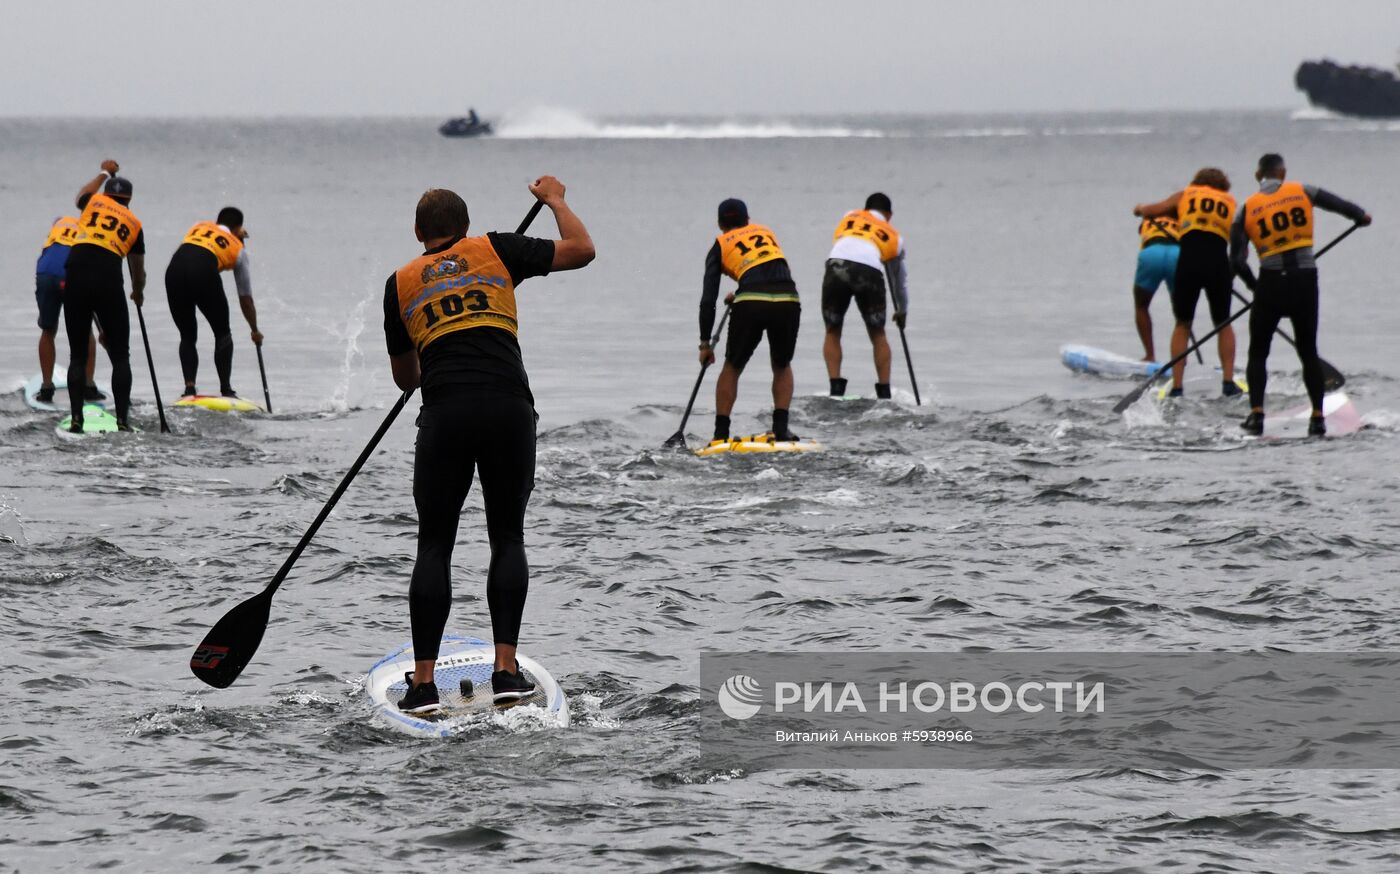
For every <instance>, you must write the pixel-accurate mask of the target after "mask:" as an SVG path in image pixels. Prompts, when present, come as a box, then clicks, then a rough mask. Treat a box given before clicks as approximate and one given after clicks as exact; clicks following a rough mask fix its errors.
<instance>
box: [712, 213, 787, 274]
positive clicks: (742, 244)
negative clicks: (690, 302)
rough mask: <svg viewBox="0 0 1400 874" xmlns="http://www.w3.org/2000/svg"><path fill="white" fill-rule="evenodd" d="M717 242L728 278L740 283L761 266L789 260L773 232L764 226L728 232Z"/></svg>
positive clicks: (746, 226) (721, 263)
mask: <svg viewBox="0 0 1400 874" xmlns="http://www.w3.org/2000/svg"><path fill="white" fill-rule="evenodd" d="M715 241H716V242H718V243H719V260H720V266H721V268H722V269H723V270H724V275H725V276H728V277H729V278H730V279H733V280H736V281H737V280H738V279H739V277H741V276H743V275H744V274H745V273H748V272H749V271H750V270H752V269H753V268H754V267H757V266H758V265H759V264H766V263H768V262H769V261H777V260H778V259H779V258H785V257H787V256H785V255H784V254H783V250H782V247H780V246H779V245H778V240H777V238H776V237H774V236H773V232H772V231H770V230H769V229H768V228H765V227H764V226H763V225H755V224H747V225H744V226H743V227H742V228H735V229H734V230H732V231H725V232H724V233H722V234H720V235H719V236H718V237H716V238H715Z"/></svg>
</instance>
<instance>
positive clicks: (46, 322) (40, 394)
mask: <svg viewBox="0 0 1400 874" xmlns="http://www.w3.org/2000/svg"><path fill="white" fill-rule="evenodd" d="M109 171H110V172H111V173H116V172H117V162H116V161H103V162H102V172H101V173H99V174H98V175H97V176H95V177H93V180H92V181H91V182H90V183H88V184H89V185H91V186H92V188H93V191H96V190H97V188H98V186H100V185H101V184H102V183H103V182H105V181H106V180H107V178H108V175H107V174H108V172H109ZM86 188H87V186H84V190H85V191H86ZM91 198H92V194H90V193H80V194H79V195H78V212H80V213H81V212H82V211H83V208H84V207H86V206H87V204H88V201H89V200H90V199H91ZM77 239H78V218H77V216H71V215H65V216H59V217H58V218H56V219H54V220H53V224H52V225H50V226H49V235H48V237H47V238H46V239H45V240H44V248H43V249H42V250H41V251H40V252H39V261H38V263H36V264H35V266H34V301H35V302H36V303H37V304H38V305H39V390H38V391H37V392H35V393H34V400H36V401H39V402H40V403H44V404H51V403H53V393H54V384H53V368H54V362H55V360H56V359H57V357H58V352H57V350H56V348H55V346H54V340H55V338H57V336H58V317H59V315H60V314H62V312H63V281H64V278H65V269H66V267H67V265H68V254H69V252H70V251H71V250H72V247H73V244H74V243H75V242H77ZM96 368H97V339H96V338H95V337H93V335H92V333H91V332H89V333H88V340H87V369H86V370H85V371H84V374H83V377H84V379H83V386H84V387H83V391H82V395H83V400H84V401H105V400H107V396H106V395H105V394H103V393H102V392H101V391H99V390H98V388H97V384H96V383H95V382H93V374H94V372H95V371H96Z"/></svg>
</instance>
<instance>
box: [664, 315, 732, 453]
mask: <svg viewBox="0 0 1400 874" xmlns="http://www.w3.org/2000/svg"><path fill="white" fill-rule="evenodd" d="M729 307H730V304H725V305H724V313H723V314H722V315H721V316H720V317H719V325H718V326H716V327H715V335H714V336H713V337H711V338H710V348H711V349H714V348H716V347H717V346H719V336H720V334H723V333H724V323H725V321H726V320H727V319H728V318H729ZM709 369H710V365H709V364H702V365H700V375H699V376H697V377H695V388H692V389H691V390H690V401H689V402H688V403H686V405H685V415H683V416H681V426H680V427H679V428H677V429H676V433H674V434H672V435H671V436H670V437H667V438H666V442H665V443H663V444H662V445H663V446H665V447H667V448H671V449H674V448H676V447H683V446H685V423H686V422H688V421H690V411H691V409H692V408H694V406H695V397H696V395H698V394H700V383H702V382H704V381H705V371H707V370H709Z"/></svg>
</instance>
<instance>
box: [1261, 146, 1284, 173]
mask: <svg viewBox="0 0 1400 874" xmlns="http://www.w3.org/2000/svg"><path fill="white" fill-rule="evenodd" d="M1282 166H1283V156H1282V155H1280V154H1278V153H1277V152H1269V153H1268V154H1267V155H1264V156H1262V157H1260V158H1259V171H1258V172H1259V175H1261V176H1272V175H1273V174H1274V173H1277V172H1278V168H1280V167H1282Z"/></svg>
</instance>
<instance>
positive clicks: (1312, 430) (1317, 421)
mask: <svg viewBox="0 0 1400 874" xmlns="http://www.w3.org/2000/svg"><path fill="white" fill-rule="evenodd" d="M1308 436H1309V437H1326V436H1327V419H1326V418H1324V417H1323V416H1313V417H1312V418H1311V419H1308Z"/></svg>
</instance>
